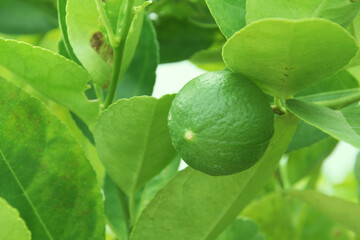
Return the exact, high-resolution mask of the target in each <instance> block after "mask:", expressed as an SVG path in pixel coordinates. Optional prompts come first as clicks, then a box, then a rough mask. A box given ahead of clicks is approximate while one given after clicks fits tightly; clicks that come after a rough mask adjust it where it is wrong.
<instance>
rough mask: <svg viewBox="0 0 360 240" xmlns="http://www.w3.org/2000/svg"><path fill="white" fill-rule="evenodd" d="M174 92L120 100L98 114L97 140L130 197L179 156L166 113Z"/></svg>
mask: <svg viewBox="0 0 360 240" xmlns="http://www.w3.org/2000/svg"><path fill="white" fill-rule="evenodd" d="M173 98H174V95H166V96H163V97H162V98H160V99H156V98H153V97H146V96H142V97H133V98H130V99H121V100H119V101H117V102H116V103H115V104H113V105H111V106H110V107H109V108H108V110H106V111H104V112H103V113H102V114H101V116H100V117H99V120H98V123H97V124H96V126H95V130H94V136H95V143H96V147H97V150H98V153H99V157H100V159H101V160H102V161H103V163H104V165H105V168H106V170H107V171H108V173H109V175H110V177H111V178H112V179H113V180H114V182H115V183H116V184H117V185H118V186H119V187H120V188H121V189H122V190H123V191H124V192H125V193H126V194H128V195H129V196H132V195H133V194H134V193H135V192H136V190H138V189H139V187H141V186H142V185H144V184H145V182H146V181H148V180H149V179H150V178H152V177H154V176H155V175H156V174H157V173H159V172H160V171H161V170H162V169H163V168H164V167H165V166H166V165H167V164H168V163H169V162H170V161H171V159H173V158H174V156H175V155H176V152H175V150H174V148H173V147H172V145H171V140H170V134H169V132H168V127H167V116H168V112H169V108H170V104H171V102H172V100H173Z"/></svg>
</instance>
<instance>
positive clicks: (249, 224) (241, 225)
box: [216, 218, 266, 240]
mask: <svg viewBox="0 0 360 240" xmlns="http://www.w3.org/2000/svg"><path fill="white" fill-rule="evenodd" d="M239 239H244V240H245V239H246V240H265V239H266V238H265V235H264V234H262V233H261V232H260V230H259V226H258V225H257V224H256V223H255V222H254V221H252V220H249V219H242V218H238V219H235V221H233V222H232V223H231V225H230V226H229V227H228V228H226V229H225V231H224V232H222V233H221V235H220V236H219V237H218V238H216V240H239Z"/></svg>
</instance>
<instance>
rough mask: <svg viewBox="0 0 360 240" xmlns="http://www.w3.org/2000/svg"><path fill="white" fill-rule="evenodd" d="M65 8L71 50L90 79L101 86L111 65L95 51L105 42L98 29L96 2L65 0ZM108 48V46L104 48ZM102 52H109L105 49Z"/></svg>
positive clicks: (99, 22)
mask: <svg viewBox="0 0 360 240" xmlns="http://www.w3.org/2000/svg"><path fill="white" fill-rule="evenodd" d="M84 6H86V8H85V7H84ZM66 9H67V14H66V23H67V32H68V38H69V41H70V44H71V46H72V47H73V51H74V53H75V54H76V56H77V57H78V59H79V60H80V62H81V63H82V64H83V66H84V67H85V69H86V70H87V71H88V72H89V74H90V75H91V77H92V80H93V81H94V82H95V83H96V84H98V85H99V86H103V85H104V84H105V83H106V82H107V81H108V80H109V78H110V75H111V67H110V65H109V64H108V63H107V62H106V61H104V60H103V58H102V57H101V55H100V54H99V53H97V51H96V50H99V49H101V47H102V46H103V45H106V44H107V42H106V40H105V39H104V38H102V36H103V34H102V33H101V31H100V26H101V19H100V15H99V12H98V10H97V7H96V2H95V0H67V8H66ZM104 48H105V47H104ZM109 49H110V47H109V46H108V48H107V49H106V50H109ZM104 51H105V50H104ZM104 54H109V53H108V51H105V53H104Z"/></svg>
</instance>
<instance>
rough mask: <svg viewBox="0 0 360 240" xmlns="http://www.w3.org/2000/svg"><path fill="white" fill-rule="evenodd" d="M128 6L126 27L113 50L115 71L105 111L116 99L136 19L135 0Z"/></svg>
mask: <svg viewBox="0 0 360 240" xmlns="http://www.w3.org/2000/svg"><path fill="white" fill-rule="evenodd" d="M127 4H128V5H127V8H126V18H125V22H124V27H123V28H122V29H121V33H120V40H119V45H118V46H117V47H115V48H113V51H114V62H113V70H112V74H111V82H110V86H109V93H108V96H107V98H106V102H105V105H104V108H105V109H106V108H108V107H109V106H110V104H111V103H113V101H114V98H115V92H116V87H117V85H118V82H119V78H120V73H121V65H122V60H123V57H124V50H125V43H126V38H127V36H128V33H129V30H130V26H131V22H132V20H133V17H134V12H133V9H134V0H129V1H128V3H127Z"/></svg>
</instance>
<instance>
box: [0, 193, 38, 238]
mask: <svg viewBox="0 0 360 240" xmlns="http://www.w3.org/2000/svg"><path fill="white" fill-rule="evenodd" d="M0 226H1V228H0V239H4V240H30V239H31V233H30V231H29V229H28V228H27V226H26V224H25V222H24V220H23V219H21V218H20V216H19V212H18V211H17V210H16V209H15V208H13V207H11V206H10V205H9V204H8V203H7V202H6V201H5V200H4V199H2V198H0Z"/></svg>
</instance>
